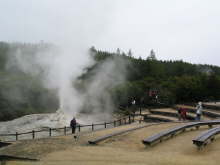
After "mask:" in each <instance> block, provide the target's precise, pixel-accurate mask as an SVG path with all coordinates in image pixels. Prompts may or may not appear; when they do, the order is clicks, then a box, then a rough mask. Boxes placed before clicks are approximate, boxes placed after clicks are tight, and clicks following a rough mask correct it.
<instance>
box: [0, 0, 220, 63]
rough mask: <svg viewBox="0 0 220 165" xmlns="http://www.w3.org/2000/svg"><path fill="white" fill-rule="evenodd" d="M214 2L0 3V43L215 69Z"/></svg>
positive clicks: (217, 25)
mask: <svg viewBox="0 0 220 165" xmlns="http://www.w3.org/2000/svg"><path fill="white" fill-rule="evenodd" d="M219 8H220V1H219V0H211V1H208V0H184V1H183V0H136V1H135V0H78V1H77V0H0V21H1V24H0V40H2V41H22V42H39V41H40V40H44V41H47V42H55V43H58V44H59V43H61V44H63V43H64V44H66V43H68V44H70V43H71V44H73V45H74V46H76V47H78V46H80V47H82V48H85V49H86V48H88V47H90V46H92V45H94V46H95V47H97V48H99V49H103V50H108V51H115V50H116V48H118V47H119V48H121V49H123V50H125V51H128V49H129V48H131V49H132V50H133V52H134V56H136V57H138V56H142V57H143V58H146V57H147V56H148V55H149V52H150V50H151V49H154V50H155V51H156V56H157V58H158V59H163V60H168V59H183V60H184V61H188V62H192V63H208V64H215V65H220V61H219V58H220V57H219V53H220V47H219V46H218V44H219V43H220V30H219V29H220V21H219V20H220V10H219Z"/></svg>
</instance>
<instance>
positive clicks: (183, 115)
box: [181, 108, 186, 120]
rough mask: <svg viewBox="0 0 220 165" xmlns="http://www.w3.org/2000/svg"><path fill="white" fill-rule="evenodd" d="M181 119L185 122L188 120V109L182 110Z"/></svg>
mask: <svg viewBox="0 0 220 165" xmlns="http://www.w3.org/2000/svg"><path fill="white" fill-rule="evenodd" d="M181 117H182V119H183V120H186V108H182V109H181Z"/></svg>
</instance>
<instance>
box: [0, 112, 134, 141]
mask: <svg viewBox="0 0 220 165" xmlns="http://www.w3.org/2000/svg"><path fill="white" fill-rule="evenodd" d="M134 117H135V116H134V115H129V116H126V117H123V118H121V119H119V120H114V121H111V122H104V123H97V124H93V123H92V124H89V125H82V124H78V125H77V126H76V132H82V131H83V130H82V129H83V128H87V129H86V130H85V131H89V130H91V131H94V130H98V129H106V128H107V127H108V126H111V127H117V126H121V125H125V124H131V123H133V122H134V121H135V119H134ZM102 126H103V127H102ZM55 131H56V133H55ZM41 132H47V135H46V134H45V135H44V136H43V137H51V136H58V135H56V134H57V132H58V133H59V135H68V134H73V132H74V131H73V130H72V128H71V127H67V126H65V127H61V128H47V129H42V130H32V131H28V132H22V133H19V132H16V133H14V134H0V139H1V137H3V138H4V137H6V138H5V139H7V137H12V138H13V137H14V139H12V138H8V139H9V140H4V139H2V141H17V140H21V139H36V136H37V135H38V134H39V133H41ZM22 135H30V136H31V137H29V138H27V137H25V138H19V137H21V136H22Z"/></svg>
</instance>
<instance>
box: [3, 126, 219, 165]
mask: <svg viewBox="0 0 220 165" xmlns="http://www.w3.org/2000/svg"><path fill="white" fill-rule="evenodd" d="M180 124H182V123H166V124H161V125H153V126H150V127H146V128H142V129H139V130H136V131H132V132H129V133H125V134H123V135H120V136H116V137H112V138H110V139H107V140H105V141H103V142H101V143H99V144H98V145H95V146H91V145H88V143H87V141H88V140H91V139H94V138H96V137H99V136H103V135H106V134H109V133H112V132H115V131H119V130H124V129H128V128H131V127H136V126H139V124H138V123H135V124H132V125H126V126H121V127H117V128H112V129H107V130H101V131H96V132H92V133H87V134H84V135H81V136H80V137H79V139H78V140H77V141H75V140H74V139H73V137H72V136H63V137H55V138H47V139H38V140H29V141H28V140H26V141H20V142H16V143H15V144H14V145H11V146H8V147H6V148H2V149H0V155H1V154H9V155H15V156H22V157H29V158H38V159H40V161H38V162H25V161H9V162H6V165H29V164H30V165H60V164H62V165H72V164H74V165H103V164H105V165H125V164H126V165H129V164H131V165H146V164H147V165H218V164H219V162H220V156H219V154H220V138H217V139H216V141H214V142H213V143H212V144H209V145H207V146H206V147H205V148H204V149H203V150H201V151H198V150H197V148H196V147H195V146H194V145H193V144H192V139H193V138H195V137H196V136H198V135H199V134H200V133H201V132H202V131H204V130H207V129H208V127H207V126H204V127H201V128H200V129H199V130H196V129H195V130H192V131H186V132H184V133H182V134H180V135H177V136H175V137H174V138H172V139H168V140H165V141H163V142H162V143H159V144H158V145H155V146H153V147H146V146H145V145H143V144H142V142H141V141H142V140H143V139H144V138H147V137H149V136H151V135H153V134H155V133H159V132H160V131H162V130H166V129H169V128H172V127H175V126H177V125H180ZM142 125H144V124H142Z"/></svg>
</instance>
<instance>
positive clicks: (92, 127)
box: [92, 123, 94, 131]
mask: <svg viewBox="0 0 220 165" xmlns="http://www.w3.org/2000/svg"><path fill="white" fill-rule="evenodd" d="M93 130H94V125H93V123H92V131H93Z"/></svg>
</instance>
